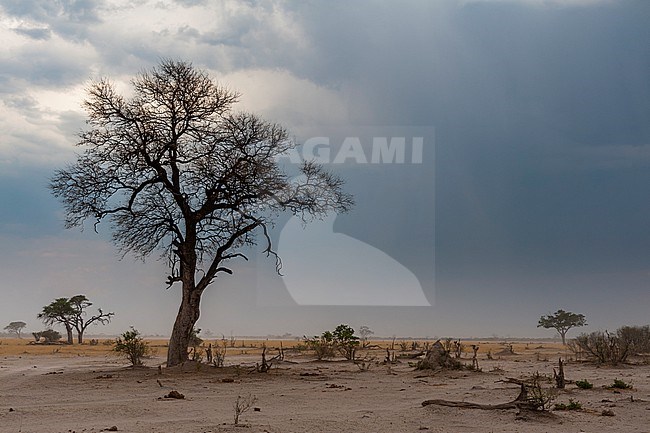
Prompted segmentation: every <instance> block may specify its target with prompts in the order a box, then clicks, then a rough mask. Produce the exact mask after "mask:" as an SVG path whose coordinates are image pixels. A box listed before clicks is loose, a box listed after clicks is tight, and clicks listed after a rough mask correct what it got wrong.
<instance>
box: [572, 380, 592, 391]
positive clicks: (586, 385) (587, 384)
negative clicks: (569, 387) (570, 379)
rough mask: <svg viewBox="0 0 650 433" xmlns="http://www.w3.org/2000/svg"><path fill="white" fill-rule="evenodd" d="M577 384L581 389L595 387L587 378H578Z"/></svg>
mask: <svg viewBox="0 0 650 433" xmlns="http://www.w3.org/2000/svg"><path fill="white" fill-rule="evenodd" d="M576 386H577V387H578V388H580V389H591V388H593V387H594V384H593V383H590V382H589V381H588V380H587V379H584V380H576Z"/></svg>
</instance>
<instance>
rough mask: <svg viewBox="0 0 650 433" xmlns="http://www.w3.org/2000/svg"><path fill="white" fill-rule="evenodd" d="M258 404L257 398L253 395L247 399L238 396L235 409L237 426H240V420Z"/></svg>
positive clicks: (249, 395)
mask: <svg viewBox="0 0 650 433" xmlns="http://www.w3.org/2000/svg"><path fill="white" fill-rule="evenodd" d="M255 403H257V397H256V396H254V395H251V394H248V395H247V396H245V397H242V396H241V395H239V396H237V400H235V404H234V405H233V409H234V411H235V420H234V421H235V425H239V418H240V417H241V416H242V415H243V414H244V413H246V412H248V411H249V410H250V409H251V408H252V407H253V405H254V404H255Z"/></svg>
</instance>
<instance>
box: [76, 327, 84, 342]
mask: <svg viewBox="0 0 650 433" xmlns="http://www.w3.org/2000/svg"><path fill="white" fill-rule="evenodd" d="M77 341H78V343H79V344H83V342H84V331H83V330H82V331H77Z"/></svg>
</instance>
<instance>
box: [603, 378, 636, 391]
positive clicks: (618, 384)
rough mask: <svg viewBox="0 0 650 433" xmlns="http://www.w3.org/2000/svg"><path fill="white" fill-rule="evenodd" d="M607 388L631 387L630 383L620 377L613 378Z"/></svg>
mask: <svg viewBox="0 0 650 433" xmlns="http://www.w3.org/2000/svg"><path fill="white" fill-rule="evenodd" d="M608 388H610V389H632V385H630V384H629V383H627V382H625V381H623V380H621V379H614V383H612V384H611V385H610V386H609V387H608Z"/></svg>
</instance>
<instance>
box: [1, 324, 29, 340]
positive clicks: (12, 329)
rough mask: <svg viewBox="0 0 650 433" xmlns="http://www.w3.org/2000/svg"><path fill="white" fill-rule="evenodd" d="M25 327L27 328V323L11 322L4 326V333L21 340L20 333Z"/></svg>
mask: <svg viewBox="0 0 650 433" xmlns="http://www.w3.org/2000/svg"><path fill="white" fill-rule="evenodd" d="M25 326H27V323H25V322H11V323H9V324H8V325H7V326H5V331H7V332H9V333H11V334H16V336H17V337H18V338H22V337H21V336H20V333H21V332H22V330H23V329H24V328H25Z"/></svg>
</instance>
